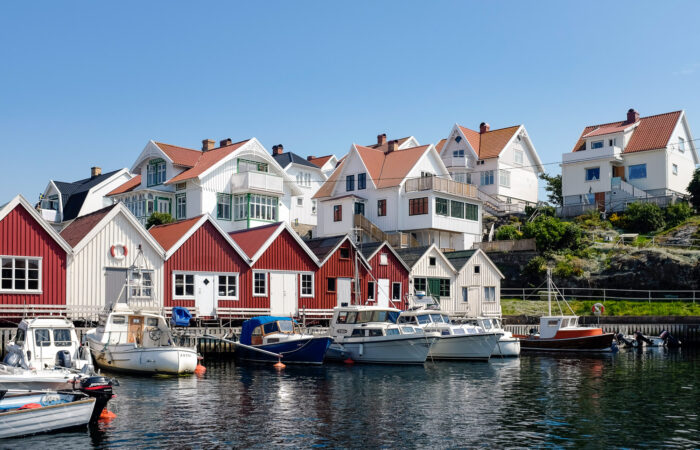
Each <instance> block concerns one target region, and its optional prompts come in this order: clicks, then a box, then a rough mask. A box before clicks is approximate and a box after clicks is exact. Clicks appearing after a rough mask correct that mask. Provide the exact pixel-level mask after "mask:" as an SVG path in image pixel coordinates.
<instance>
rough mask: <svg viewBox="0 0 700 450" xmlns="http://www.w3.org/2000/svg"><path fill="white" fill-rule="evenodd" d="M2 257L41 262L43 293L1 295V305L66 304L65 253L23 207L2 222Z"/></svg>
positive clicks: (0, 245) (0, 223)
mask: <svg viewBox="0 0 700 450" xmlns="http://www.w3.org/2000/svg"><path fill="white" fill-rule="evenodd" d="M0 255H5V256H34V257H41V258H42V262H41V277H42V279H41V288H42V293H41V294H3V293H0V304H3V305H21V304H27V305H65V304H66V258H67V255H66V251H65V250H63V249H62V248H61V246H60V245H58V243H56V241H55V240H54V239H53V237H51V235H50V234H49V233H47V232H46V230H44V229H43V228H42V227H41V225H40V224H39V223H38V222H37V221H36V220H35V219H34V217H32V216H31V214H29V213H28V212H27V211H26V210H25V209H24V208H23V207H22V206H21V205H18V206H17V207H16V208H15V209H14V210H12V211H11V212H10V213H9V214H8V215H7V216H5V218H4V219H3V220H2V221H1V222H0Z"/></svg>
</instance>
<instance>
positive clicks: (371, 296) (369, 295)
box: [367, 281, 374, 300]
mask: <svg viewBox="0 0 700 450" xmlns="http://www.w3.org/2000/svg"><path fill="white" fill-rule="evenodd" d="M367 300H374V281H368V282H367Z"/></svg>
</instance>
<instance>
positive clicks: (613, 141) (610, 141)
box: [608, 138, 617, 147]
mask: <svg viewBox="0 0 700 450" xmlns="http://www.w3.org/2000/svg"><path fill="white" fill-rule="evenodd" d="M608 145H609V146H610V147H614V146H616V145H617V138H613V139H609V140H608Z"/></svg>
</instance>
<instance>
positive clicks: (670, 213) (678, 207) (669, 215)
mask: <svg viewBox="0 0 700 450" xmlns="http://www.w3.org/2000/svg"><path fill="white" fill-rule="evenodd" d="M692 215H693V208H691V207H690V205H689V204H687V203H686V202H678V203H675V204H673V205H670V206H669V207H668V208H666V209H665V210H664V216H665V219H666V227H668V228H673V227H675V226H678V225H680V224H682V223H683V222H685V221H686V219H688V218H689V217H690V216H692Z"/></svg>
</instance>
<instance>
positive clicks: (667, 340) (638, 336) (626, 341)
mask: <svg viewBox="0 0 700 450" xmlns="http://www.w3.org/2000/svg"><path fill="white" fill-rule="evenodd" d="M615 340H616V341H617V344H618V345H619V346H620V347H623V348H642V347H668V348H677V347H680V345H681V341H679V340H678V339H676V338H675V337H674V336H673V335H672V334H671V333H669V332H668V331H666V330H663V331H662V332H661V334H660V335H659V336H657V337H653V336H650V337H647V336H644V335H643V334H642V333H640V332H639V331H635V332H634V333H633V334H632V336H625V335H623V334H622V333H618V334H617V335H615Z"/></svg>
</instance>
